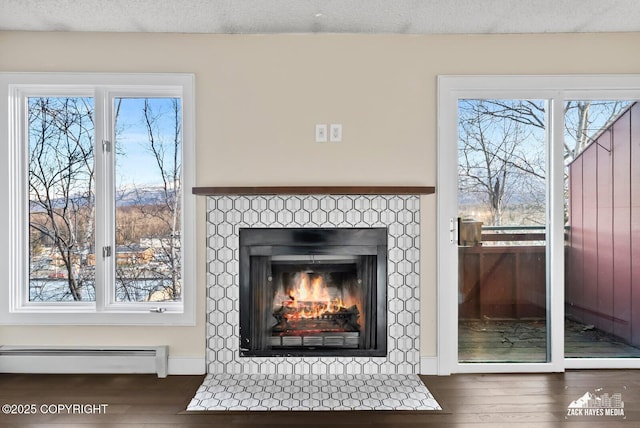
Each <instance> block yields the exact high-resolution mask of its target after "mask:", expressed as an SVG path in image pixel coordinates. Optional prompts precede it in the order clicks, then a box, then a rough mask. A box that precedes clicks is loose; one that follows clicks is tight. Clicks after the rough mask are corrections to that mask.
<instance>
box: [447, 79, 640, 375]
mask: <svg viewBox="0 0 640 428" xmlns="http://www.w3.org/2000/svg"><path fill="white" fill-rule="evenodd" d="M465 98H466V99H478V98H485V99H504V98H509V99H536V100H546V101H547V106H548V107H549V112H548V113H547V117H548V118H549V124H548V130H547V134H548V139H549V143H548V144H549V145H548V154H547V157H548V159H547V164H548V165H549V167H548V168H549V169H548V171H549V173H548V177H547V193H548V195H549V196H548V204H547V224H546V227H547V231H548V236H549V244H548V245H549V251H548V259H547V303H548V304H547V313H548V317H547V325H549V326H550V327H549V330H548V335H549V336H548V337H549V340H548V352H550V359H549V362H547V363H460V362H458V355H457V349H458V348H457V346H458V293H457V290H458V265H457V246H455V245H452V244H451V243H450V238H451V233H452V232H450V226H449V219H450V218H455V217H457V215H458V201H457V196H458V189H457V184H458V171H457V168H456V167H455V165H457V150H458V147H457V144H458V100H459V99H465ZM589 99H591V100H606V99H611V100H640V75H538V76H524V75H523V76H516V75H505V76H498V75H486V76H438V143H437V145H438V147H437V151H438V155H437V156H438V173H437V177H438V178H437V187H438V193H437V205H438V206H437V241H438V242H437V248H438V253H437V254H438V262H437V265H438V268H437V270H438V273H437V294H438V299H437V301H438V316H437V319H438V374H441V375H448V374H451V373H491V372H561V371H564V370H565V369H568V368H572V369H574V368H640V359H637V358H617V359H616V358H564V256H563V254H564V217H563V209H564V193H563V172H564V159H563V154H564V153H563V139H564V109H563V106H564V102H565V100H589Z"/></svg>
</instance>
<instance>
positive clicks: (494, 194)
mask: <svg viewBox="0 0 640 428" xmlns="http://www.w3.org/2000/svg"><path fill="white" fill-rule="evenodd" d="M628 105H629V102H626V101H593V100H574V101H567V102H566V103H565V105H564V113H565V115H564V116H565V138H564V143H563V144H564V153H565V156H564V157H565V164H568V163H569V162H571V161H572V160H573V159H574V158H575V157H576V156H577V155H578V154H579V153H581V152H582V150H584V148H585V147H586V146H587V145H588V144H590V143H591V141H593V139H594V138H595V137H596V136H597V135H598V133H599V132H600V130H601V129H604V128H606V126H608V124H609V123H611V122H612V121H613V120H615V118H616V117H617V116H618V115H619V114H620V112H622V111H623V110H624V109H625V108H626V107H627V106H628ZM459 115H460V122H459V125H460V129H459V135H460V154H459V170H460V174H459V175H460V184H461V186H460V190H461V191H462V192H467V194H472V195H473V194H475V195H476V198H477V199H479V200H481V201H482V202H483V203H484V204H485V205H486V206H487V207H488V209H489V210H490V212H491V217H492V222H493V224H494V225H500V224H501V222H502V216H503V211H504V205H505V203H507V202H508V201H510V200H512V198H513V196H514V195H515V194H516V193H519V194H520V195H521V196H520V198H523V197H525V196H526V198H527V199H529V204H528V208H525V207H524V206H522V205H521V206H520V207H519V213H518V217H520V218H521V219H522V220H524V221H528V222H534V223H535V222H539V221H540V218H541V214H542V213H543V212H544V209H543V206H544V187H543V184H544V183H543V181H544V171H545V162H544V152H545V149H544V141H543V139H544V136H543V135H542V134H540V136H539V137H538V139H539V141H540V145H539V149H538V150H533V151H532V150H530V147H531V145H530V143H528V142H527V141H531V138H532V136H533V135H534V134H537V133H538V131H536V130H544V129H545V127H546V112H545V102H544V101H541V100H500V99H489V100H461V101H460V103H459ZM527 146H529V148H528V147H527ZM565 182H566V177H565ZM565 187H566V185H565ZM536 211H538V212H539V214H538V215H536V214H535V212H536ZM536 219H537V220H536Z"/></svg>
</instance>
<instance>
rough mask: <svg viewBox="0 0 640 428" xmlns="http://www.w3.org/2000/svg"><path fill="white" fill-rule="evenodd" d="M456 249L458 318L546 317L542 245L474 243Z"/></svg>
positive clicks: (543, 249)
mask: <svg viewBox="0 0 640 428" xmlns="http://www.w3.org/2000/svg"><path fill="white" fill-rule="evenodd" d="M483 236H484V235H483ZM483 240H484V238H483ZM458 251H459V253H458V255H459V263H458V266H459V269H460V271H459V276H458V278H459V290H458V291H459V293H460V298H459V302H460V305H459V309H458V310H459V317H460V319H487V318H497V319H522V318H544V317H545V314H546V309H545V308H546V291H545V288H546V286H545V284H546V280H545V277H546V273H545V247H544V246H529V245H528V246H476V247H460V248H459V249H458Z"/></svg>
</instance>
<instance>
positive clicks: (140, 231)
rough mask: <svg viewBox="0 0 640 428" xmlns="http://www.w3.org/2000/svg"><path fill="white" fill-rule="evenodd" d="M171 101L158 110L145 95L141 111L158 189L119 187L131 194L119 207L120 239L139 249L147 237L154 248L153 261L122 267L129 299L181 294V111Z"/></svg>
mask: <svg viewBox="0 0 640 428" xmlns="http://www.w3.org/2000/svg"><path fill="white" fill-rule="evenodd" d="M167 101H168V102H169V105H170V108H169V111H164V110H154V106H153V104H152V103H151V102H150V100H149V99H145V100H143V105H142V111H141V120H142V124H143V127H144V130H145V133H146V139H145V140H146V141H145V142H144V148H145V150H146V152H147V153H148V155H149V159H150V165H145V167H146V168H148V169H150V170H153V171H155V175H154V176H155V177H156V178H157V180H158V185H159V187H158V188H159V191H157V190H156V189H153V190H152V189H150V188H149V187H148V186H142V185H139V184H135V183H128V184H127V187H125V188H123V189H120V190H119V191H118V192H119V195H120V200H123V199H124V198H125V197H127V198H130V199H131V200H132V203H131V205H130V206H129V207H127V208H126V209H125V208H124V207H120V208H118V210H117V213H116V216H117V224H118V231H117V234H118V235H117V241H118V242H119V243H120V244H126V245H128V246H129V248H130V250H131V251H134V250H135V251H138V252H140V251H143V248H142V247H141V245H140V242H141V241H142V240H147V242H153V251H154V253H155V254H154V256H153V260H154V261H153V262H152V263H150V262H149V260H147V259H144V258H141V257H137V259H136V261H135V263H130V264H129V265H128V266H119V267H118V272H117V282H118V292H119V294H120V295H121V296H122V299H123V300H127V301H131V300H133V301H136V300H137V301H139V300H179V299H180V297H181V291H182V290H181V280H182V278H181V272H182V269H181V264H182V261H181V255H182V252H181V226H182V225H181V215H182V214H181V206H182V201H181V195H182V180H181V177H182V171H181V168H182V135H181V134H182V114H181V108H180V102H179V100H178V99H173V98H172V99H169V100H167ZM161 125H162V128H163V129H162V130H161V129H160V128H161ZM168 129H169V130H170V131H168ZM120 155H121V156H126V153H123V152H121V153H120ZM134 223H135V224H134ZM145 287H146V288H145Z"/></svg>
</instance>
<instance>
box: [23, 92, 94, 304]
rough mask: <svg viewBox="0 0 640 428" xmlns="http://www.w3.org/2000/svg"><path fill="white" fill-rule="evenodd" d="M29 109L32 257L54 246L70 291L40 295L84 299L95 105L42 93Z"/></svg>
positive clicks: (91, 207) (89, 277) (90, 240)
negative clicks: (93, 106)
mask: <svg viewBox="0 0 640 428" xmlns="http://www.w3.org/2000/svg"><path fill="white" fill-rule="evenodd" d="M28 111H29V201H30V207H29V208H30V215H29V230H30V234H31V236H30V244H31V246H30V248H31V249H32V250H33V251H36V253H32V258H33V256H35V255H37V252H40V253H42V251H43V247H44V246H46V247H50V248H51V249H52V254H51V256H52V257H54V258H56V259H59V260H60V261H61V263H62V265H63V269H64V272H65V273H64V275H61V276H62V277H64V278H66V280H67V290H66V293H64V294H62V295H60V294H56V295H50V296H48V297H47V296H45V294H42V296H44V297H41V298H42V299H47V300H51V299H53V300H66V298H67V296H70V297H71V298H72V299H73V300H76V301H79V300H83V299H85V298H86V295H84V294H83V287H85V286H93V274H92V272H90V270H89V269H86V267H87V264H88V255H89V254H90V253H92V247H93V236H94V230H93V229H94V223H93V217H94V205H95V204H94V199H95V195H94V186H93V181H94V172H93V144H94V137H93V129H94V126H93V116H92V114H93V108H92V106H90V105H89V101H88V100H87V99H85V98H45V97H43V98H33V99H30V100H29V109H28Z"/></svg>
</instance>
